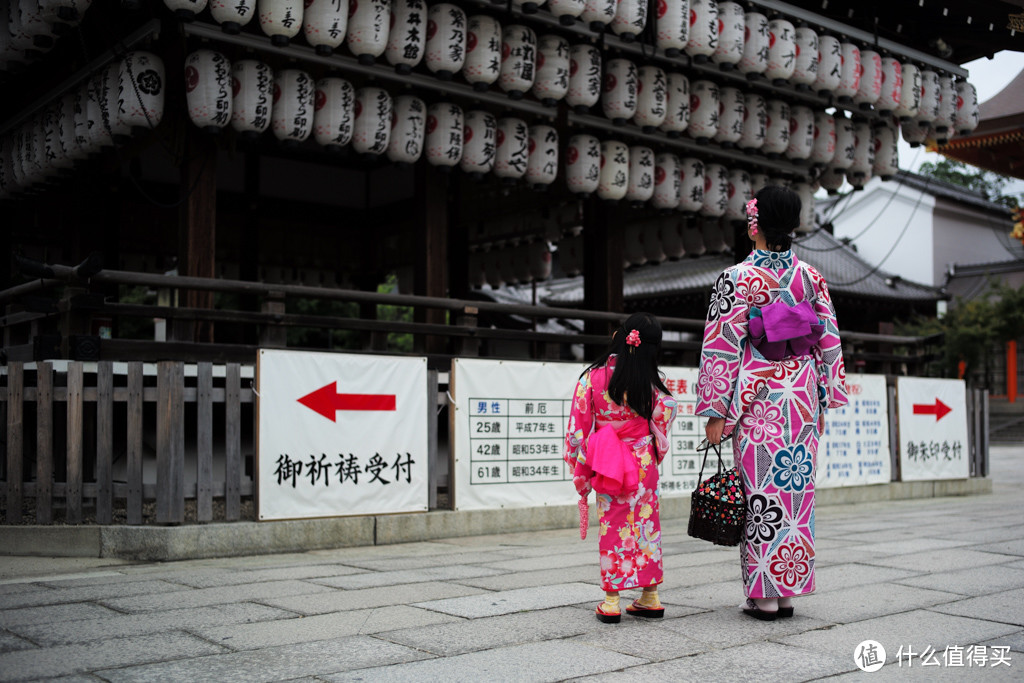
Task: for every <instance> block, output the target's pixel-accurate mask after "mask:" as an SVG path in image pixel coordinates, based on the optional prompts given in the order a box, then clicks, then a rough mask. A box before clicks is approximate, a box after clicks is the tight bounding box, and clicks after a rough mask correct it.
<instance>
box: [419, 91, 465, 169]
mask: <svg viewBox="0 0 1024 683" xmlns="http://www.w3.org/2000/svg"><path fill="white" fill-rule="evenodd" d="M426 133H427V137H426V151H427V161H428V162H429V163H430V164H431V165H432V166H437V167H439V168H452V167H454V166H457V165H458V164H459V161H460V160H461V159H462V140H463V138H464V136H465V132H464V130H463V116H462V108H461V107H459V106H458V105H457V104H452V103H451V102H435V103H434V104H432V105H430V107H429V108H428V109H427V127H426Z"/></svg>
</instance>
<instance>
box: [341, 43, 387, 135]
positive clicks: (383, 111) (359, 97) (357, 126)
mask: <svg viewBox="0 0 1024 683" xmlns="http://www.w3.org/2000/svg"><path fill="white" fill-rule="evenodd" d="M350 25H351V24H350ZM391 108H392V101H391V95H389V94H388V92H387V91H386V90H383V89H381V88H372V87H370V88H360V89H359V90H356V101H355V105H354V106H353V113H354V114H355V120H354V123H353V126H352V149H353V150H355V151H356V152H357V153H358V154H383V153H384V152H386V151H387V149H388V142H390V141H391Z"/></svg>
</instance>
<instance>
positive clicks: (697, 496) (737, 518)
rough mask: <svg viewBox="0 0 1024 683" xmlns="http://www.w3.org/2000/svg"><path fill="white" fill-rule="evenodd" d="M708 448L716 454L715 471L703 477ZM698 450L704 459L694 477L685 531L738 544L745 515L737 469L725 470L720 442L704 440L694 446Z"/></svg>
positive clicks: (744, 498)
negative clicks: (695, 481) (713, 442)
mask: <svg viewBox="0 0 1024 683" xmlns="http://www.w3.org/2000/svg"><path fill="white" fill-rule="evenodd" d="M711 449H714V451H715V454H716V455H717V456H718V473H717V474H713V475H712V476H710V477H708V478H707V479H704V465H706V464H707V462H708V452H709V451H710V450H711ZM701 451H704V462H703V463H701V466H700V474H699V475H698V476H697V481H698V482H699V483H698V484H697V490H696V491H694V492H693V495H692V496H691V497H690V523H689V525H688V526H687V528H686V533H688V534H689V535H690V536H693V537H694V538H700V539H703V540H705V541H711V542H712V543H714V544H715V545H739V543H740V541H742V540H743V528H744V526H745V525H746V518H747V497H746V494H745V493H744V492H743V482H742V481H740V473H739V470H737V469H736V468H735V467H732V468H730V469H728V470H726V469H725V464H724V463H723V462H722V446H721V444H711V443H708V440H707V439H705V440H704V441H703V442H701V444H700V446H698V447H697V452H698V453H700V452H701Z"/></svg>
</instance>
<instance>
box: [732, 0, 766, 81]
mask: <svg viewBox="0 0 1024 683" xmlns="http://www.w3.org/2000/svg"><path fill="white" fill-rule="evenodd" d="M743 23H744V27H743V36H744V41H743V57H741V58H740V63H739V70H740V72H741V73H744V74H746V75H747V78H756V77H759V76H761V75H763V74H764V72H765V70H766V69H767V68H768V48H769V41H770V37H769V35H768V17H766V16H765V15H763V14H761V13H760V12H747V13H746V14H745V15H744V17H743Z"/></svg>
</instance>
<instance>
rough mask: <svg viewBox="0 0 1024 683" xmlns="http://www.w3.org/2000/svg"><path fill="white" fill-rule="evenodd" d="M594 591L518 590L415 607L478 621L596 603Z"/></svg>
mask: <svg viewBox="0 0 1024 683" xmlns="http://www.w3.org/2000/svg"><path fill="white" fill-rule="evenodd" d="M593 597H594V587H593V586H590V585H587V584H584V583H563V584H558V585H553V586H539V587H537V588H518V589H515V590H510V591H497V592H492V593H485V594H483V595H472V596H468V597H461V598H447V599H442V600H430V601H426V602H417V603H413V604H414V606H416V607H423V608H424V609H431V610H435V611H437V612H444V613H445V614H452V615H454V616H457V617H467V618H469V619H477V618H479V617H493V616H497V615H499V614H510V613H512V612H521V611H523V610H535V609H543V608H546V607H560V606H563V605H573V604H576V603H580V602H584V601H586V600H590V599H593Z"/></svg>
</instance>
